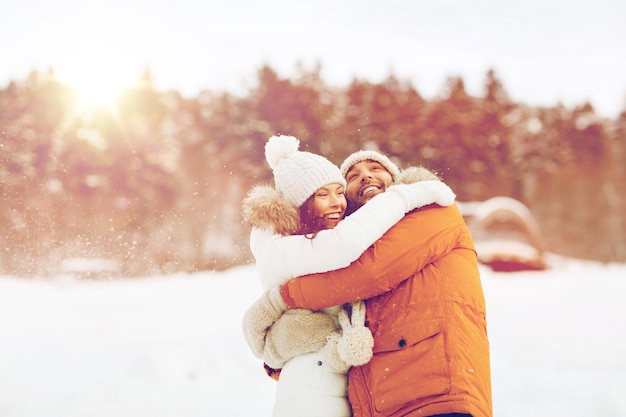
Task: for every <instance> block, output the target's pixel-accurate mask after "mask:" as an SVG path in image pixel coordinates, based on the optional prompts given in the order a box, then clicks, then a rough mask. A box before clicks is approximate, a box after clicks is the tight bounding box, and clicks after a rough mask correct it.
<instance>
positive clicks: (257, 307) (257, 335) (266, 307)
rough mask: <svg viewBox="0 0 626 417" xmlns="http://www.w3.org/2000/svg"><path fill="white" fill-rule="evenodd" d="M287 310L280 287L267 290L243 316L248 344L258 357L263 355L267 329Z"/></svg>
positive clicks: (244, 332) (244, 331)
mask: <svg viewBox="0 0 626 417" xmlns="http://www.w3.org/2000/svg"><path fill="white" fill-rule="evenodd" d="M286 310H287V304H285V302H284V301H283V298H282V297H281V295H280V287H274V288H272V289H270V290H268V291H266V292H265V293H264V294H263V295H262V296H261V298H259V299H258V300H257V301H256V302H255V303H254V304H252V305H251V306H250V308H248V310H247V311H246V313H245V314H244V316H243V334H244V336H245V338H246V341H247V342H248V346H250V349H251V350H252V353H254V354H255V355H256V356H257V357H258V358H262V357H263V351H264V347H265V335H266V333H267V330H268V329H269V328H270V327H271V326H272V325H273V324H274V322H275V321H276V320H278V318H279V317H280V316H281V315H282V314H283V312H284V311H286Z"/></svg>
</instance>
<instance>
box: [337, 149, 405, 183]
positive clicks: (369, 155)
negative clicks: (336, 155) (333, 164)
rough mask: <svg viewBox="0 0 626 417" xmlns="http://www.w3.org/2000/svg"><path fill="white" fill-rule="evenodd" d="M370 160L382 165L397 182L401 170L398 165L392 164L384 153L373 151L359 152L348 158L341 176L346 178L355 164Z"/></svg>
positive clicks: (342, 167)
mask: <svg viewBox="0 0 626 417" xmlns="http://www.w3.org/2000/svg"><path fill="white" fill-rule="evenodd" d="M368 160H371V161H376V162H378V163H380V164H381V165H382V166H383V167H385V169H386V170H387V171H388V172H389V174H391V178H392V179H393V181H394V182H395V181H396V178H397V177H398V175H400V169H399V168H398V166H397V165H396V164H394V163H393V162H391V160H390V159H389V158H387V157H386V156H385V155H383V154H382V153H380V152H377V151H372V150H363V151H357V152H355V153H353V154H352V155H350V156H348V157H347V158H346V159H345V161H343V163H342V164H341V168H339V169H340V170H341V175H343V176H344V178H345V176H346V174H347V173H348V170H349V169H350V168H352V166H353V165H354V164H358V163H359V162H363V161H368Z"/></svg>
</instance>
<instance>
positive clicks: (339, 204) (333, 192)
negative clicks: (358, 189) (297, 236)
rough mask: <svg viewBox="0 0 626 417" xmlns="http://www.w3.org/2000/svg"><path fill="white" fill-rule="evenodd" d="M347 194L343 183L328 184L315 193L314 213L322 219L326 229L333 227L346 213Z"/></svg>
mask: <svg viewBox="0 0 626 417" xmlns="http://www.w3.org/2000/svg"><path fill="white" fill-rule="evenodd" d="M346 207H347V203H346V196H345V193H344V189H343V185H341V184H328V185H326V186H324V187H321V188H319V189H318V190H317V191H315V193H314V194H313V206H312V212H313V213H312V214H313V216H314V217H316V218H318V219H321V221H322V224H323V226H324V228H325V229H332V228H333V227H335V226H337V224H338V223H339V222H340V221H341V219H343V217H344V216H345V214H346Z"/></svg>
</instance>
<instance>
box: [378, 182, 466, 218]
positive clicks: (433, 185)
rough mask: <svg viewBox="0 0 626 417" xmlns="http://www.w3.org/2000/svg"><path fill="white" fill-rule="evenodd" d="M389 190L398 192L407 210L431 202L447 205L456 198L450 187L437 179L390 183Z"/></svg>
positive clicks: (452, 202)
mask: <svg viewBox="0 0 626 417" xmlns="http://www.w3.org/2000/svg"><path fill="white" fill-rule="evenodd" d="M389 191H391V192H396V193H399V194H400V195H401V196H402V197H403V198H404V201H405V203H406V211H407V212H409V211H411V210H413V209H415V208H418V207H423V206H427V205H428V204H433V203H436V204H439V205H440V206H444V207H447V206H450V205H452V204H454V199H455V198H456V194H454V192H453V191H452V190H451V189H450V187H448V186H447V185H446V184H445V183H444V182H441V181H439V180H430V181H420V182H416V183H413V184H397V185H392V186H390V187H389V188H388V189H387V192H389Z"/></svg>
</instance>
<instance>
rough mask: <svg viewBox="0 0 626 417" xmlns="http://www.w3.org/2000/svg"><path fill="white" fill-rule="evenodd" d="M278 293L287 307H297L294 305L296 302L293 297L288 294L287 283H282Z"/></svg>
mask: <svg viewBox="0 0 626 417" xmlns="http://www.w3.org/2000/svg"><path fill="white" fill-rule="evenodd" d="M280 295H281V297H282V298H283V301H284V302H285V304H287V307H289V308H297V307H298V306H297V305H296V302H295V301H294V300H293V298H291V295H290V294H289V285H288V284H283V285H281V287H280Z"/></svg>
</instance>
